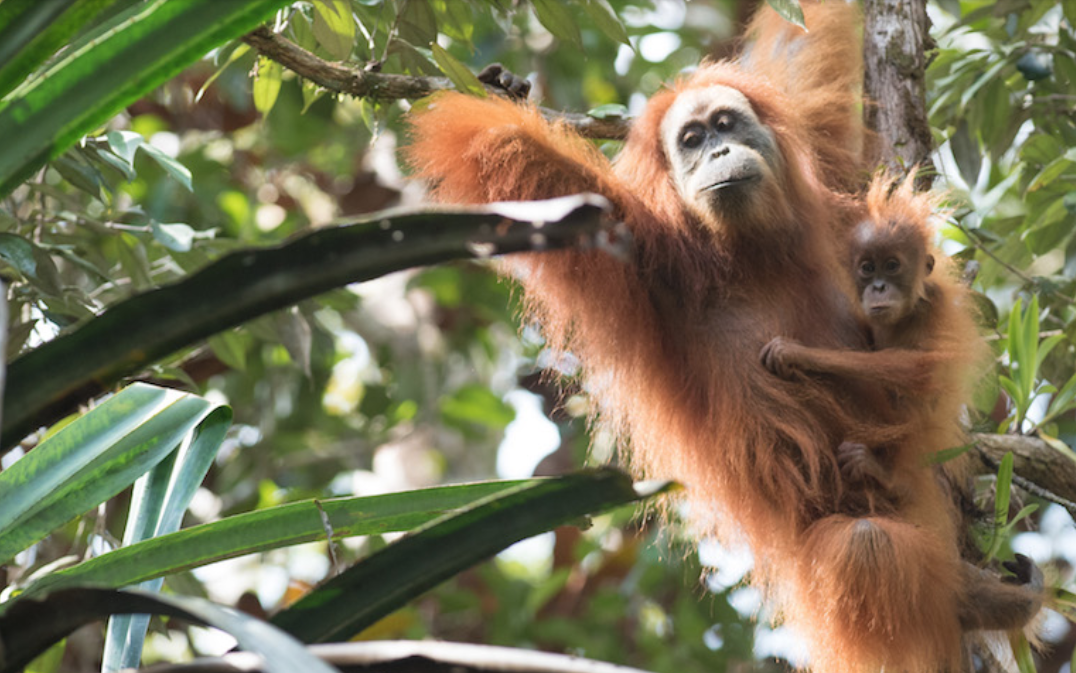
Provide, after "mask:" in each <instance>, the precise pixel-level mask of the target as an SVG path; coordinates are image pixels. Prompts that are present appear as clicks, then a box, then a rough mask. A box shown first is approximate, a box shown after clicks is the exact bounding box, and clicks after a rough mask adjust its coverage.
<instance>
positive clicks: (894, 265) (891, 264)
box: [885, 259, 900, 273]
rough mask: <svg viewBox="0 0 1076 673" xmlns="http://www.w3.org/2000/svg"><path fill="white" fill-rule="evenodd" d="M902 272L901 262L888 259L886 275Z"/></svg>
mask: <svg viewBox="0 0 1076 673" xmlns="http://www.w3.org/2000/svg"><path fill="white" fill-rule="evenodd" d="M898 271H900V261H899V260H896V259H887V260H886V262H885V272H886V273H896V272H898Z"/></svg>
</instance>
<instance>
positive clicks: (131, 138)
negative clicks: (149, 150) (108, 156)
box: [105, 131, 146, 167]
mask: <svg viewBox="0 0 1076 673" xmlns="http://www.w3.org/2000/svg"><path fill="white" fill-rule="evenodd" d="M105 138H106V139H107V141H108V146H109V147H110V148H112V151H113V152H114V153H115V154H116V156H118V157H120V158H121V159H123V160H124V161H126V162H127V165H128V166H132V167H133V166H134V157H135V152H137V151H138V148H139V147H141V146H142V144H143V143H145V141H146V139H145V138H143V137H142V135H141V134H139V133H135V132H134V131H109V132H108V133H107V134H105Z"/></svg>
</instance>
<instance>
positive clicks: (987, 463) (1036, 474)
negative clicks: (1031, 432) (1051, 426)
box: [972, 433, 1076, 517]
mask: <svg viewBox="0 0 1076 673" xmlns="http://www.w3.org/2000/svg"><path fill="white" fill-rule="evenodd" d="M972 440H973V441H974V442H975V448H976V454H977V456H978V458H979V460H980V462H981V463H982V465H983V468H984V470H983V471H988V472H996V471H997V468H998V465H999V464H1000V463H1001V459H1002V458H1004V457H1005V454H1006V453H1012V454H1013V472H1014V473H1015V474H1016V475H1018V476H1019V477H1020V479H1019V480H1016V479H1014V481H1015V482H1016V483H1017V485H1018V486H1020V487H1021V488H1023V489H1024V490H1026V491H1028V492H1029V493H1031V494H1032V495H1035V496H1038V497H1041V498H1043V499H1045V500H1049V501H1050V502H1054V503H1057V504H1059V505H1061V506H1062V507H1064V508H1065V509H1067V510H1068V511H1069V513H1070V514H1072V515H1073V516H1074V517H1076V462H1074V461H1072V460H1071V459H1069V458H1068V457H1066V456H1065V455H1064V454H1062V453H1061V452H1060V451H1058V450H1057V449H1054V448H1053V447H1051V446H1050V445H1049V444H1047V443H1046V442H1044V441H1042V440H1041V439H1038V438H1037V437H1027V436H1024V435H993V434H989V433H977V434H975V435H974V436H973V437H972Z"/></svg>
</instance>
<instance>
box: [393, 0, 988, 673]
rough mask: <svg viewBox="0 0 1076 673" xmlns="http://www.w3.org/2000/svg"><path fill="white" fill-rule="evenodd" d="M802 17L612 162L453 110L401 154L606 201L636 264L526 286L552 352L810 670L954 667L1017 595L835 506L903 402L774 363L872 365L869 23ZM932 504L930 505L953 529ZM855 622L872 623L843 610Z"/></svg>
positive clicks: (523, 275) (930, 544)
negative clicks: (848, 358)
mask: <svg viewBox="0 0 1076 673" xmlns="http://www.w3.org/2000/svg"><path fill="white" fill-rule="evenodd" d="M804 9H805V10H806V15H807V16H806V19H807V24H808V28H809V32H807V33H804V32H803V31H801V30H800V29H798V28H795V27H793V26H791V25H790V24H787V23H785V22H784V21H783V20H781V19H780V18H779V17H778V16H777V15H776V14H774V13H773V12H772V10H769V9H767V8H763V9H762V10H761V11H760V13H759V14H758V15H757V16H756V18H755V19H754V20H753V22H752V23H751V25H750V26H749V36H750V37H751V40H752V41H751V42H750V44H749V47H748V49H747V51H746V52H745V53H744V54H743V55H742V56H741V57H740V58H738V59H736V60H733V61H723V62H716V63H707V64H704V65H702V66H700V67H699V68H698V70H696V71H695V72H694V73H693V74H692V75H690V76H688V77H686V78H684V79H682V80H681V81H678V82H676V83H675V84H673V85H672V86H670V87H669V88H668V89H667V90H665V91H662V92H661V93H659V94H657V95H656V96H654V97H653V98H652V99H651V100H650V102H649V103H648V105H647V107H646V109H645V111H644V112H643V114H642V115H641V116H640V117H639V118H638V119H637V120H636V121H635V123H634V125H633V127H632V131H631V134H630V136H629V138H628V139H627V141H626V143H625V145H624V148H623V150H622V151H621V153H620V155H619V156H618V157H617V159H616V160H615V162H614V163H612V164H610V162H609V161H607V160H606V159H605V157H604V156H603V155H602V154H601V153H600V152H599V151H598V150H597V149H596V148H595V147H593V146H592V145H591V144H589V143H588V142H587V141H585V140H584V139H582V138H580V137H579V136H578V135H576V134H574V133H573V132H571V131H570V130H569V129H567V128H565V127H564V126H561V125H557V124H553V125H550V124H548V123H547V122H546V121H544V120H543V119H542V117H541V115H540V113H539V112H538V111H537V110H536V109H535V108H533V107H530V106H527V105H517V104H514V103H512V102H509V101H505V100H499V99H476V98H471V97H467V96H463V95H460V94H445V95H440V96H438V97H436V98H434V99H433V100H432V101H430V103H429V104H428V105H426V106H424V108H423V110H422V112H421V113H419V114H415V115H414V116H413V118H412V134H413V141H412V144H411V145H410V146H409V147H408V148H407V150H406V152H407V157H408V160H409V161H410V163H411V165H412V166H413V167H414V169H415V171H416V173H417V175H418V176H420V177H422V178H425V179H426V180H428V181H429V183H430V185H431V190H432V194H433V196H434V198H436V199H437V200H439V201H443V202H457V203H475V202H486V201H496V200H525V199H539V198H549V197H555V196H563V195H566V194H573V193H578V192H597V193H599V194H602V195H604V196H605V197H607V198H608V199H609V200H610V201H611V202H612V203H613V205H614V207H615V211H616V213H615V214H616V217H618V218H619V219H621V220H623V221H624V222H625V223H626V224H627V226H628V227H629V228H630V231H631V234H632V237H633V239H634V242H635V246H634V253H633V257H632V259H631V260H630V261H628V262H625V261H623V260H620V259H615V258H613V257H612V256H610V255H607V254H604V253H603V252H601V251H597V250H589V251H586V250H576V251H567V252H556V253H544V254H533V255H523V256H517V257H515V258H514V259H512V260H511V261H510V262H509V266H510V267H511V268H512V270H513V272H514V273H515V275H516V276H517V278H518V279H519V282H520V283H521V284H522V286H523V290H524V298H525V301H526V305H527V311H528V315H529V317H530V318H531V319H533V320H535V321H536V322H537V323H539V324H540V326H541V327H542V330H543V332H544V334H545V336H546V338H547V340H548V344H549V346H550V347H551V348H554V349H562V350H570V351H571V352H573V353H574V354H575V355H577V356H578V357H579V359H580V360H581V362H582V376H583V379H584V382H585V385H586V388H587V390H588V391H589V392H590V393H591V394H592V396H593V398H594V399H595V401H596V402H597V406H598V415H599V419H600V421H601V422H602V423H603V424H604V426H605V427H607V428H609V429H611V430H613V431H614V432H616V433H617V435H618V437H619V438H620V440H621V443H622V446H623V447H624V449H625V453H626V454H628V456H629V457H630V461H631V463H632V465H633V467H634V468H635V469H636V470H637V472H638V473H640V474H642V475H647V476H654V477H657V476H661V477H672V478H675V479H677V480H679V481H681V482H682V483H684V484H685V485H686V486H687V487H688V498H689V500H690V503H691V511H692V514H693V516H694V518H695V519H696V521H697V523H698V524H699V525H700V526H701V527H702V530H703V531H704V532H707V533H714V534H717V535H718V536H720V538H721V539H724V540H744V541H746V542H747V543H748V544H749V545H750V546H751V548H752V551H753V552H754V555H755V561H756V569H755V572H754V573H753V576H752V577H753V581H755V582H756V583H757V584H759V585H760V586H762V587H763V588H765V589H766V590H767V591H768V594H769V595H770V596H771V597H772V598H773V599H774V600H775V601H776V603H777V605H778V606H779V608H780V609H781V611H782V613H783V615H784V616H785V617H786V618H787V619H788V620H789V621H790V622H791V623H792V624H793V626H795V627H798V628H799V629H801V630H803V631H804V632H806V633H807V634H808V635H810V636H812V637H813V639H814V640H815V641H817V644H818V645H819V646H818V647H816V648H814V650H813V652H812V666H813V667H814V668H815V669H816V670H819V671H860V670H870V669H875V670H876V669H878V668H879V667H882V666H884V667H885V668H886V670H894V671H896V670H903V671H937V670H940V669H942V668H949V669H951V670H955V669H958V668H959V667H960V666H961V661H960V640H961V634H962V625H961V610H963V609H966V608H967V606H968V605H972V604H973V601H970V600H969V598H968V596H970V595H972V594H977V592H979V590H980V588H985V587H988V586H993V585H1000V581H999V580H998V579H997V578H995V577H993V576H992V575H983V576H981V577H977V578H974V579H975V582H974V584H975V587H970V586H969V584H968V581H967V574H966V573H965V566H964V564H963V562H962V561H961V560H960V557H959V554H958V552H957V549H956V545H955V542H954V541H953V539H954V538H953V536H952V535H949V532H950V531H948V530H940V529H939V528H946V526H945V525H942V526H940V527H939V528H925V527H922V526H919V525H917V524H916V522H915V521H909V520H907V519H905V518H904V517H903V516H902V514H901V513H900V512H890V513H886V514H877V515H873V516H867V517H854V516H850V515H848V514H847V513H846V512H845V511H843V510H842V501H843V500H844V497H845V491H847V490H848V489H849V488H852V487H856V488H858V486H855V485H852V486H850V485H848V484H846V483H845V480H844V479H843V478H842V475H841V471H840V465H839V460H838V451H837V447H838V446H839V445H840V444H841V443H842V442H843V441H845V440H846V439H848V438H849V437H856V438H862V439H863V441H864V443H865V444H867V445H871V446H873V445H878V446H880V445H884V444H886V443H887V442H898V441H900V440H901V439H902V438H904V437H907V436H908V428H907V427H906V425H905V424H904V423H901V422H899V419H896V416H895V415H894V414H891V413H888V412H887V411H886V408H887V405H890V404H891V398H890V395H889V394H888V391H887V390H886V389H885V387H884V386H879V385H877V384H875V383H873V382H866V383H863V382H860V381H854V380H850V381H847V382H842V385H839V386H837V385H834V381H833V379H832V378H831V377H827V376H824V375H823V376H810V377H802V378H797V379H796V380H786V379H784V378H781V377H777V376H773V375H772V374H771V373H770V372H769V371H768V370H767V369H766V368H765V367H764V366H763V364H762V363H761V361H760V358H759V352H760V349H761V348H762V347H763V346H764V345H765V344H767V343H768V342H769V341H770V340H771V339H772V338H773V337H774V336H781V337H785V338H787V339H789V340H794V341H795V342H797V343H799V344H802V345H804V346H807V347H812V348H817V349H824V350H830V351H836V350H854V351H855V350H858V351H865V350H868V349H869V346H870V344H869V341H868V338H867V332H866V331H865V330H864V329H863V326H862V324H861V323H860V322H859V320H858V318H857V315H856V313H855V309H854V307H853V305H852V303H851V302H850V301H849V299H848V297H849V295H850V294H851V288H850V286H851V283H850V280H849V274H848V273H847V270H846V269H845V265H844V263H843V260H842V259H841V243H840V242H841V241H843V240H846V239H847V237H848V235H849V232H850V231H851V228H852V225H853V224H854V222H855V221H856V219H857V218H858V217H859V216H860V213H861V211H862V204H861V203H860V202H859V201H858V200H857V199H855V198H852V197H850V196H848V195H847V194H845V193H843V191H842V190H845V189H848V188H850V187H852V186H854V185H855V184H856V183H857V181H859V180H860V179H861V175H863V174H864V172H865V171H864V169H863V165H864V161H863V159H862V154H863V152H862V145H863V142H862V138H863V130H862V126H861V121H860V114H859V108H858V106H859V97H858V83H859V81H860V79H861V68H860V53H859V45H858V40H857V39H856V31H857V16H856V9H855V7H854V5H849V4H846V3H843V2H834V1H830V2H826V3H825V4H819V5H809V6H805V7H804ZM864 405H867V408H868V411H870V412H871V413H862V410H863V409H864ZM895 419H896V420H895ZM954 420H955V419H954ZM925 481H926V482H930V483H931V484H933V483H934V482H933V479H931V478H929V477H928V478H927V479H926V480H925ZM935 488H936V487H935V486H925V487H924V488H923V491H924V493H925V495H924V496H923V497H921V498H917V499H916V502H917V503H921V505H917V506H922V507H925V508H926V510H924V512H923V515H924V516H933V517H936V518H938V519H939V520H943V521H945V520H950V518H951V517H950V508H951V505H950V504H949V503H948V501H947V500H946V499H945V498H935V497H934V495H933V494H934V493H935ZM917 516H918V514H917ZM916 520H918V519H916ZM950 527H951V526H950ZM808 548H810V549H817V550H820V551H821V552H822V555H820V556H817V557H806V556H805V555H804V550H805V549H808ZM850 568H851V569H853V571H854V572H855V573H857V574H856V576H855V579H856V582H855V584H854V586H853V589H852V590H851V592H849V591H843V590H842V591H840V592H839V593H837V594H833V595H819V594H818V592H814V591H809V590H808V588H807V587H805V584H804V582H803V581H802V579H801V578H803V577H804V576H805V574H807V575H809V576H810V577H812V578H813V579H814V580H815V581H818V582H819V585H820V586H827V587H835V586H840V583H841V580H842V578H844V577H847V573H848V572H849V569H850ZM980 580H981V581H980ZM849 608H851V609H852V610H853V612H852V616H853V617H866V618H867V619H868V620H873V621H868V622H863V623H853V621H852V620H850V619H849V618H846V617H844V616H841V615H838V614H836V611H838V610H848V609H849Z"/></svg>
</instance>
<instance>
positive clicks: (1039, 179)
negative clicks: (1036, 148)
mask: <svg viewBox="0 0 1076 673" xmlns="http://www.w3.org/2000/svg"><path fill="white" fill-rule="evenodd" d="M1071 166H1072V160H1071V159H1069V158H1068V156H1067V154H1066V156H1062V157H1058V158H1057V159H1054V160H1053V161H1051V162H1050V163H1049V164H1047V165H1046V166H1043V168H1042V170H1041V171H1039V173H1038V175H1036V176H1035V177H1034V178H1032V180H1031V182H1030V184H1028V186H1027V191H1028V192H1029V193H1030V192H1036V191H1038V190H1040V189H1042V188H1043V187H1046V186H1047V185H1050V184H1052V183H1053V181H1054V180H1056V179H1057V178H1059V177H1061V176H1062V175H1063V174H1064V173H1065V171H1067V170H1068V169H1069V168H1070V167H1071Z"/></svg>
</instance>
